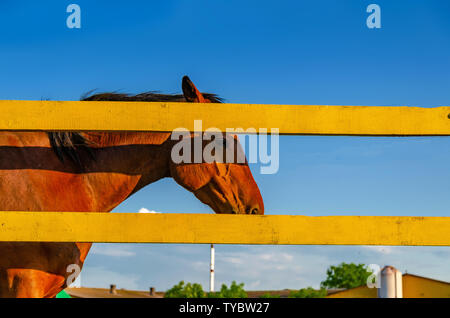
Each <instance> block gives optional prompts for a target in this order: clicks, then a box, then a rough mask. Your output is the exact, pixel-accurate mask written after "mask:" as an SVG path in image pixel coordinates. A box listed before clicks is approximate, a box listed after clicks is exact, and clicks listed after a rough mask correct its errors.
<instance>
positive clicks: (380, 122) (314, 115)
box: [0, 101, 450, 136]
mask: <svg viewBox="0 0 450 318" xmlns="http://www.w3.org/2000/svg"><path fill="white" fill-rule="evenodd" d="M0 111H1V114H2V115H1V116H0V130H85V131H88V130H91V131H94V130H106V131H113V130H121V131H132V130H134V131H149V130H152V131H172V130H173V129H175V128H179V127H184V128H187V129H189V130H191V131H192V130H194V120H196V119H201V120H202V129H203V130H204V129H207V128H211V127H215V128H218V129H220V130H222V131H225V130H226V128H243V129H244V130H245V129H248V128H255V129H257V130H258V129H259V128H267V129H269V130H270V129H271V128H278V129H279V133H280V134H294V135H360V136H433V135H434V136H436V135H441V136H442V135H450V119H449V115H450V107H436V108H421V107H378V106H314V105H302V106H297V105H256V104H193V103H162V102H156V103H147V102H145V103H143V102H80V101H76V102H75V101H62V102H61V101H0ZM236 114H239V116H236Z"/></svg>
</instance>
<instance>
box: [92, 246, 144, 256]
mask: <svg viewBox="0 0 450 318" xmlns="http://www.w3.org/2000/svg"><path fill="white" fill-rule="evenodd" d="M90 253H91V254H97V255H104V256H112V257H131V256H135V255H136V253H135V252H133V251H130V250H129V248H127V247H124V246H120V245H117V244H113V245H108V244H94V245H93V246H92V248H91V251H90Z"/></svg>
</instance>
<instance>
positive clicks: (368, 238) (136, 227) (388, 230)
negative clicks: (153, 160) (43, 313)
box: [0, 212, 450, 246]
mask: <svg viewBox="0 0 450 318" xmlns="http://www.w3.org/2000/svg"><path fill="white" fill-rule="evenodd" d="M449 233H450V217H406V216H404V217H400V216H320V217H308V216H300V215H295V216H294V215H268V216H254V215H213V214H142V213H110V214H108V213H84V212H0V241H21V242H24V241H28V242H104V243H196V244H202V243H217V244H300V245H304V244H305V245H309V244H315V245H422V246H450V235H449Z"/></svg>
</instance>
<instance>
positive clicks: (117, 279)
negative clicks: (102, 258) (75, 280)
mask: <svg viewBox="0 0 450 318" xmlns="http://www.w3.org/2000/svg"><path fill="white" fill-rule="evenodd" d="M80 276H81V278H80V281H81V286H82V287H97V288H109V285H111V284H114V285H116V286H117V288H118V289H120V288H124V289H131V290H136V289H139V287H138V286H139V279H140V277H139V276H138V275H136V274H130V273H126V274H125V273H118V272H114V271H111V270H109V269H106V268H105V267H103V266H91V267H85V268H83V270H82V271H81V274H80Z"/></svg>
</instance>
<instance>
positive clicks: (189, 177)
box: [170, 76, 264, 214]
mask: <svg viewBox="0 0 450 318" xmlns="http://www.w3.org/2000/svg"><path fill="white" fill-rule="evenodd" d="M182 88H183V94H184V97H185V99H186V101H187V102H196V103H211V100H209V99H208V98H207V97H205V96H204V95H203V94H202V93H200V92H199V90H198V89H197V88H196V87H195V85H194V84H193V83H192V82H191V80H190V79H189V78H188V77H187V76H185V77H183V81H182ZM203 136H204V135H203V134H202V133H191V134H189V135H188V137H187V141H188V142H189V147H191V154H192V155H191V156H190V157H191V159H192V160H190V161H189V162H179V163H176V162H174V161H173V160H172V161H171V163H170V174H171V176H172V177H173V178H174V179H175V181H176V182H177V183H178V184H180V185H181V186H183V187H184V188H186V189H188V190H189V191H191V192H193V193H194V195H195V196H196V197H197V198H198V199H199V200H200V201H202V202H203V203H205V204H207V205H209V206H210V207H211V208H212V209H213V210H214V211H215V212H216V213H232V214H264V203H263V200H262V196H261V193H260V191H259V188H258V186H257V184H256V182H255V180H254V178H253V175H252V173H251V171H250V167H249V166H248V162H247V160H246V158H245V154H244V151H243V149H242V147H241V145H240V143H239V139H238V138H237V136H236V135H231V134H227V133H220V134H215V135H214V136H215V137H214V138H202V137H203ZM196 138H197V139H199V140H198V141H197V142H196V141H195V140H194V139H196ZM205 139H206V140H205ZM185 141H186V140H185ZM195 145H201V147H200V148H196V147H195ZM211 146H212V147H211ZM206 147H209V148H211V149H213V152H212V154H213V155H216V154H217V155H218V156H215V160H205V158H203V156H202V158H201V161H200V162H196V161H195V160H194V157H195V155H194V153H195V151H197V152H198V151H201V153H202V154H203V153H204V150H205V148H206ZM219 153H220V155H219ZM230 154H231V155H230ZM230 158H231V160H230Z"/></svg>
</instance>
